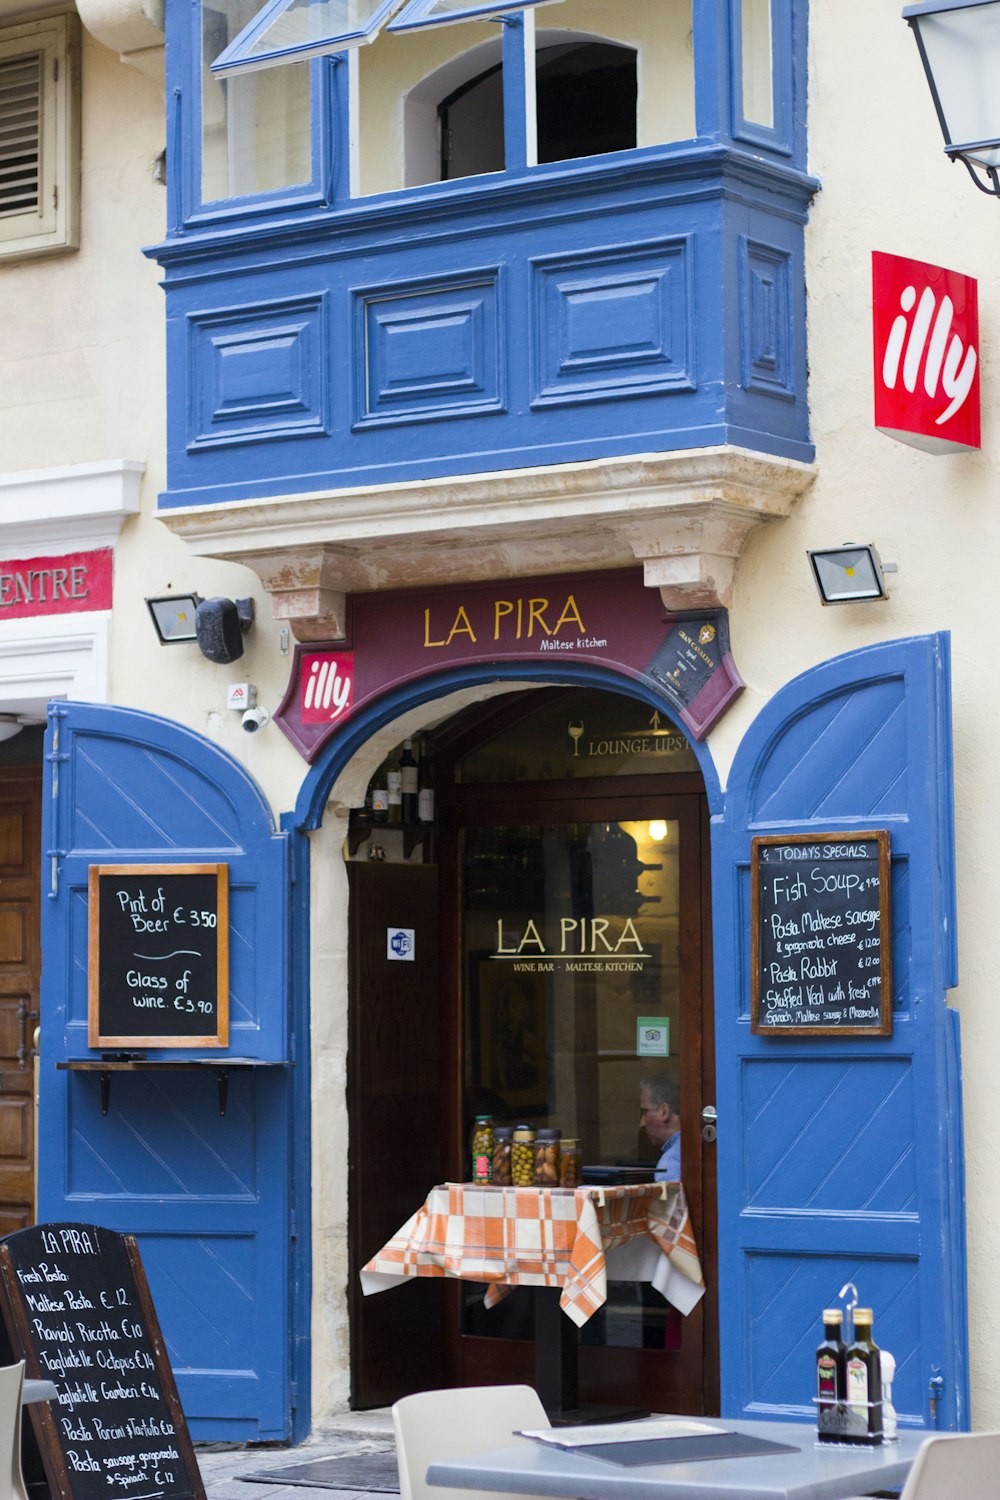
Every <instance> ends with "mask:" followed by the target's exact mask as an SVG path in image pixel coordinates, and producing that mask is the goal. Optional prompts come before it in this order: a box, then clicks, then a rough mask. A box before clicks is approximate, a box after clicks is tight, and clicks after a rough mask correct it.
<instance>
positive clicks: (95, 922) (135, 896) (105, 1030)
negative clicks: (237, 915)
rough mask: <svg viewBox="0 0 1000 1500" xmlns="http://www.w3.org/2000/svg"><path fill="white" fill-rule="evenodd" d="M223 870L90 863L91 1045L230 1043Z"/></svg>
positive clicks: (226, 892) (225, 868)
mask: <svg viewBox="0 0 1000 1500" xmlns="http://www.w3.org/2000/svg"><path fill="white" fill-rule="evenodd" d="M228 873H229V868H228V866H227V865H91V867H90V879H89V883H88V884H89V1003H88V1021H89V1027H88V1040H89V1043H90V1045H91V1047H226V1046H228V1045H229V884H228Z"/></svg>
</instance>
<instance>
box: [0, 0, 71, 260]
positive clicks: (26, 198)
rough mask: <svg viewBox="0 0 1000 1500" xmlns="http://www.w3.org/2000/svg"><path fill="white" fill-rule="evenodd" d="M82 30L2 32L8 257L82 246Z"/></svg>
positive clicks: (1, 166) (66, 26)
mask: <svg viewBox="0 0 1000 1500" xmlns="http://www.w3.org/2000/svg"><path fill="white" fill-rule="evenodd" d="M78 76H79V27H78V23H77V21H76V18H75V16H69V15H65V16H50V17H46V18H45V20H42V21H37V22H25V24H24V25H21V26H8V27H6V28H4V29H3V30H0V260H5V259H13V258H15V257H21V256H25V255H36V254H45V253H48V252H52V251H58V250H69V249H74V248H75V247H76V245H77V244H78V243H79V230H78V218H79V171H80V160H79V158H80V131H79V118H80V100H79V87H78Z"/></svg>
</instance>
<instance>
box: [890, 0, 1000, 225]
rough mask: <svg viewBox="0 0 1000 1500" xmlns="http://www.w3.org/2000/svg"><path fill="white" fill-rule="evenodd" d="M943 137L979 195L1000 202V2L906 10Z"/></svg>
mask: <svg viewBox="0 0 1000 1500" xmlns="http://www.w3.org/2000/svg"><path fill="white" fill-rule="evenodd" d="M903 20H904V21H907V22H908V23H909V25H910V27H911V28H912V30H913V35H914V37H915V38H916V42H917V47H918V49H919V51H920V61H921V62H922V63H923V65H924V72H925V73H926V75H927V82H928V84H929V85H930V91H931V97H932V99H933V100H934V108H935V109H936V110H937V117H938V121H939V123H940V125H941V130H942V132H943V133H944V149H945V152H946V153H947V155H948V156H949V157H950V158H951V160H952V161H962V162H964V163H965V165H966V167H967V168H968V169H969V175H970V177H971V178H972V180H973V182H974V183H975V184H976V187H977V188H979V190H980V192H983V193H992V194H994V195H997V196H1000V92H998V90H997V86H996V80H997V76H998V74H1000V0H920V3H919V4H917V5H907V6H905V7H904V9H903Z"/></svg>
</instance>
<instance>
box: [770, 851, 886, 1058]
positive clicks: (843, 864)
mask: <svg viewBox="0 0 1000 1500" xmlns="http://www.w3.org/2000/svg"><path fill="white" fill-rule="evenodd" d="M750 874H751V1025H752V1029H753V1030H754V1031H755V1032H757V1033H758V1034H759V1035H771V1036H776V1035H800V1036H801V1035H802V1034H803V1033H806V1034H812V1035H819V1036H823V1035H838V1036H862V1035H868V1036H872V1035H874V1036H889V1035H891V1032H892V957H891V925H890V918H889V888H890V862H889V834H888V832H887V831H886V830H885V829H880V830H876V831H873V832H869V831H866V832H863V833H819V834H785V835H774V836H767V837H759V838H755V839H753V840H752V842H751V870H750Z"/></svg>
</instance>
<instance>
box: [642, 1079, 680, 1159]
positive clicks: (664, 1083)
mask: <svg viewBox="0 0 1000 1500" xmlns="http://www.w3.org/2000/svg"><path fill="white" fill-rule="evenodd" d="M679 1109H680V1099H679V1095H678V1088H677V1085H676V1083H675V1082H674V1081H673V1079H672V1078H671V1077H670V1076H669V1075H668V1074H667V1073H654V1074H653V1075H652V1076H651V1077H650V1078H645V1079H643V1082H642V1085H641V1092H640V1094H639V1115H640V1117H641V1121H642V1127H643V1129H644V1130H645V1132H646V1134H647V1136H648V1137H649V1139H650V1140H651V1141H652V1143H653V1145H654V1146H659V1148H660V1159H659V1161H658V1162H657V1163H656V1171H655V1172H654V1173H653V1176H654V1177H655V1179H656V1181H657V1182H680V1180H681V1122H680V1116H679V1114H678V1111H679Z"/></svg>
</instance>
